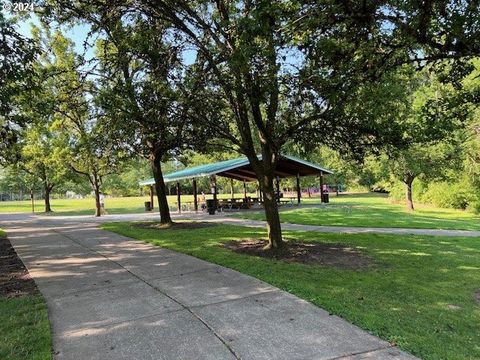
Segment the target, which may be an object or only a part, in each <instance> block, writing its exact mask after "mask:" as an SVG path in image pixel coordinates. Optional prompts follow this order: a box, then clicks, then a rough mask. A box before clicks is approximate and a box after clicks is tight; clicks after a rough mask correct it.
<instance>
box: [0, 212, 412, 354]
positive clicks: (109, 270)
mask: <svg viewBox="0 0 480 360" xmlns="http://www.w3.org/2000/svg"><path fill="white" fill-rule="evenodd" d="M0 220H1V219H0ZM252 225H253V224H252ZM1 226H2V227H4V228H5V229H6V231H7V235H8V237H9V239H10V241H11V242H12V244H13V246H14V247H15V250H16V251H17V253H18V254H19V256H20V258H21V259H22V261H23V262H24V263H25V265H26V266H27V267H28V269H29V271H30V274H31V275H32V276H33V278H34V279H35V281H36V282H37V284H38V286H39V288H40V290H41V292H42V293H43V294H44V296H45V299H46V301H47V304H48V309H49V316H50V320H51V324H52V332H53V342H54V344H53V346H54V357H55V358H56V359H102V360H103V359H175V360H176V359H215V360H217V359H219V360H222V359H244V360H246V359H276V360H281V359H288V360H293V359H414V358H413V357H412V356H410V355H408V354H406V353H403V352H401V351H399V350H398V349H396V348H395V347H392V346H391V345H390V344H388V343H387V342H385V341H382V340H380V339H378V338H377V337H375V336H372V335H370V334H368V333H367V332H365V331H363V330H361V329H359V328H358V327H356V326H354V325H351V324H349V323H347V322H346V321H344V320H342V319H340V318H338V317H336V316H333V315H330V314H329V313H328V312H326V311H324V310H322V309H320V308H318V307H316V306H313V305H311V304H309V303H307V302H306V301H303V300H301V299H299V298H297V297H295V296H293V295H291V294H288V293H286V292H284V291H281V290H279V289H278V288H275V287H272V286H270V285H268V284H266V283H263V282H261V281H259V280H257V279H254V278H252V277H250V276H246V275H243V274H240V273H238V272H236V271H233V270H230V269H226V268H224V267H221V266H218V265H214V264H211V263H208V262H205V261H202V260H199V259H197V258H194V257H190V256H187V255H183V254H179V253H176V252H174V251H170V250H166V249H162V248H159V247H154V246H152V245H149V244H144V243H141V242H139V241H135V240H132V239H129V238H126V237H123V236H120V235H118V234H114V233H111V232H107V231H104V230H100V229H98V228H96V224H95V223H93V222H88V223H87V222H78V221H68V220H63V221H62V220H60V219H58V220H56V221H55V222H48V221H45V222H43V221H41V220H38V219H37V220H35V219H30V220H24V221H19V222H15V221H12V222H10V223H3V224H2V225H1Z"/></svg>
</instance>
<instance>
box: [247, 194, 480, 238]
mask: <svg viewBox="0 0 480 360" xmlns="http://www.w3.org/2000/svg"><path fill="white" fill-rule="evenodd" d="M304 203H306V204H315V203H316V204H317V205H319V202H318V199H305V201H304ZM238 216H241V217H243V218H247V219H253V220H264V219H265V215H264V213H263V212H260V211H259V212H252V213H240V214H238ZM280 219H281V221H282V222H288V223H295V224H305V225H328V226H360V227H400V228H402V227H403V228H423V229H428V228H431V229H457V230H480V217H479V216H477V215H475V214H473V213H470V212H467V211H460V210H454V209H440V208H436V207H432V206H426V205H420V204H418V205H416V210H415V211H414V212H408V211H406V210H405V207H404V205H402V204H393V203H391V202H390V200H389V199H388V198H387V196H386V195H384V194H374V193H369V194H366V193H365V194H351V195H350V194H343V195H340V196H339V197H335V196H333V197H331V198H330V203H329V204H325V205H322V206H320V205H319V206H315V207H311V208H299V209H296V208H294V209H284V210H283V211H282V212H281V214H280Z"/></svg>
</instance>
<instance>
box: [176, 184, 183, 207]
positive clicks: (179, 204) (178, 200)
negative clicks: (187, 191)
mask: <svg viewBox="0 0 480 360" xmlns="http://www.w3.org/2000/svg"><path fill="white" fill-rule="evenodd" d="M180 198H181V194H180V183H179V182H178V181H177V206H178V213H181V212H182V203H181V200H180Z"/></svg>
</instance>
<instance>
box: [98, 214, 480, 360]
mask: <svg viewBox="0 0 480 360" xmlns="http://www.w3.org/2000/svg"><path fill="white" fill-rule="evenodd" d="M137 225H138V224H137V223H118V222H117V223H106V224H102V225H101V227H102V228H103V229H105V230H109V231H113V232H116V233H119V234H122V235H124V236H128V237H131V238H133V239H138V240H142V241H145V242H148V243H152V244H154V245H158V246H162V247H165V248H169V249H172V250H176V251H179V252H182V253H185V254H189V255H193V256H195V257H198V258H201V259H204V260H207V261H210V262H212V263H216V264H219V265H223V266H226V267H229V268H232V269H235V270H237V271H240V272H242V273H245V274H248V275H251V276H254V277H256V278H259V279H261V280H263V281H265V282H267V283H270V284H272V285H274V286H277V287H279V288H281V289H283V290H286V291H288V292H290V293H292V294H295V295H297V296H299V297H300V298H303V299H305V300H307V301H309V302H311V303H313V304H315V305H317V306H319V307H322V308H324V309H326V310H327V311H329V312H331V313H332V314H335V315H338V316H340V317H342V318H344V319H346V320H347V321H349V322H351V323H353V324H355V325H358V326H360V327H361V328H363V329H365V330H367V331H369V332H370V333H372V334H374V335H377V336H379V337H381V338H383V339H384V340H387V341H389V342H391V343H394V344H396V345H397V346H398V347H399V348H401V349H403V350H405V351H408V352H410V353H412V354H414V355H416V356H418V357H420V358H423V359H447V358H448V359H451V358H455V359H476V358H480V345H479V344H480V307H479V304H478V303H477V302H476V301H475V299H474V293H475V292H476V291H477V290H478V289H477V287H480V271H479V270H480V264H479V263H478V258H479V256H480V242H479V239H475V238H446V237H427V236H394V235H377V234H350V235H344V234H320V233H311V232H291V231H285V237H286V238H289V239H295V240H297V241H303V242H312V241H313V242H322V243H333V244H342V245H347V246H349V247H351V248H353V249H355V250H356V251H360V252H361V253H363V254H364V255H365V256H368V257H369V258H371V259H372V262H373V264H374V265H373V266H372V267H371V268H369V269H367V270H360V271H356V270H349V269H343V268H335V267H326V266H311V265H305V264H300V263H287V262H285V261H280V260H274V259H267V258H261V257H256V256H248V255H243V254H238V253H235V252H232V251H230V250H228V249H226V248H225V247H224V246H223V245H224V243H225V242H229V241H232V240H241V239H258V238H264V237H265V232H264V231H263V230H262V229H255V228H245V227H235V226H229V225H217V226H215V227H206V228H199V229H195V230H194V231H192V230H181V229H174V230H155V229H148V228H144V227H141V228H140V227H138V226H137Z"/></svg>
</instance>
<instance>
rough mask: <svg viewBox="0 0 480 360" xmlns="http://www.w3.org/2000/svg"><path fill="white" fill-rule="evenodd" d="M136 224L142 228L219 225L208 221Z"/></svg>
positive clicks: (162, 228)
mask: <svg viewBox="0 0 480 360" xmlns="http://www.w3.org/2000/svg"><path fill="white" fill-rule="evenodd" d="M134 226H136V227H139V228H142V229H155V230H193V229H203V228H207V227H213V226H217V224H214V223H210V222H206V221H192V222H174V223H173V224H168V225H165V224H160V223H152V222H145V223H136V224H135V225H134Z"/></svg>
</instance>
